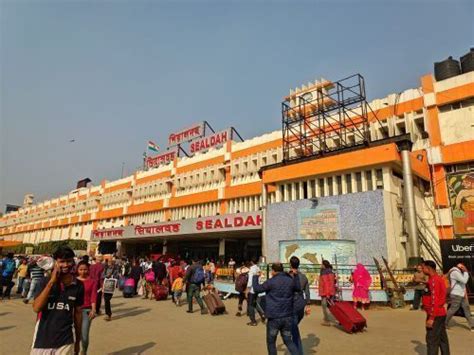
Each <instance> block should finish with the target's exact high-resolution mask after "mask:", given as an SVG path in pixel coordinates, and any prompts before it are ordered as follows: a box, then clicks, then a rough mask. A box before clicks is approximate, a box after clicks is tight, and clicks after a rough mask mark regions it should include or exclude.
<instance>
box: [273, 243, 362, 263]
mask: <svg viewBox="0 0 474 355" xmlns="http://www.w3.org/2000/svg"><path fill="white" fill-rule="evenodd" d="M335 255H337V263H338V264H340V265H355V264H356V243H355V241H353V240H283V241H280V261H281V262H282V263H288V262H289V260H290V258H291V257H292V256H297V257H298V258H299V259H300V262H301V263H302V264H313V265H319V264H321V260H322V258H324V259H326V260H329V261H330V262H331V263H334V262H335V258H334V256H335Z"/></svg>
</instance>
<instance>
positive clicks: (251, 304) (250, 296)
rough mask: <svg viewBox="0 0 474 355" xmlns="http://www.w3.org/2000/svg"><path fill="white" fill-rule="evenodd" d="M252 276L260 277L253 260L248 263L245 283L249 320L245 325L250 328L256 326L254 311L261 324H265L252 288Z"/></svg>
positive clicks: (258, 269)
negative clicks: (247, 277)
mask: <svg viewBox="0 0 474 355" xmlns="http://www.w3.org/2000/svg"><path fill="white" fill-rule="evenodd" d="M254 275H260V268H259V267H258V265H257V260H256V259H255V258H253V259H252V260H251V261H250V271H249V280H248V283H247V313H248V316H249V318H250V322H249V323H247V325H251V326H256V325H257V320H256V318H255V309H256V310H257V312H258V314H260V318H261V319H262V323H265V314H264V312H263V309H262V307H261V306H260V302H259V299H258V295H256V294H255V292H254V290H253V287H252V279H253V276H254Z"/></svg>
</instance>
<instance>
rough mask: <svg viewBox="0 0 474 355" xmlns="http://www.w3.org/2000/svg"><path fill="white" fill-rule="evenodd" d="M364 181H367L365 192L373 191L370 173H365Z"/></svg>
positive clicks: (368, 171)
mask: <svg viewBox="0 0 474 355" xmlns="http://www.w3.org/2000/svg"><path fill="white" fill-rule="evenodd" d="M365 179H366V180H367V190H368V191H371V190H373V189H374V186H373V183H372V171H371V170H367V171H366V172H365Z"/></svg>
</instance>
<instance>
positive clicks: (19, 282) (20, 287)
mask: <svg viewBox="0 0 474 355" xmlns="http://www.w3.org/2000/svg"><path fill="white" fill-rule="evenodd" d="M23 281H25V278H24V277H18V286H17V288H16V293H17V294H18V295H19V294H20V293H22V292H23Z"/></svg>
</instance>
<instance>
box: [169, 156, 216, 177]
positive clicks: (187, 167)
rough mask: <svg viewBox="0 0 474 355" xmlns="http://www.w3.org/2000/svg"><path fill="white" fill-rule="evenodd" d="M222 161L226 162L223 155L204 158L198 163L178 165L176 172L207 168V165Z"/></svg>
mask: <svg viewBox="0 0 474 355" xmlns="http://www.w3.org/2000/svg"><path fill="white" fill-rule="evenodd" d="M222 163H224V156H223V155H221V156H218V157H215V158H212V159H207V160H203V161H200V162H197V163H194V164H189V165H185V166H182V167H177V168H176V174H182V173H186V172H188V171H191V170H197V169H201V168H205V167H207V166H210V165H216V164H222Z"/></svg>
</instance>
